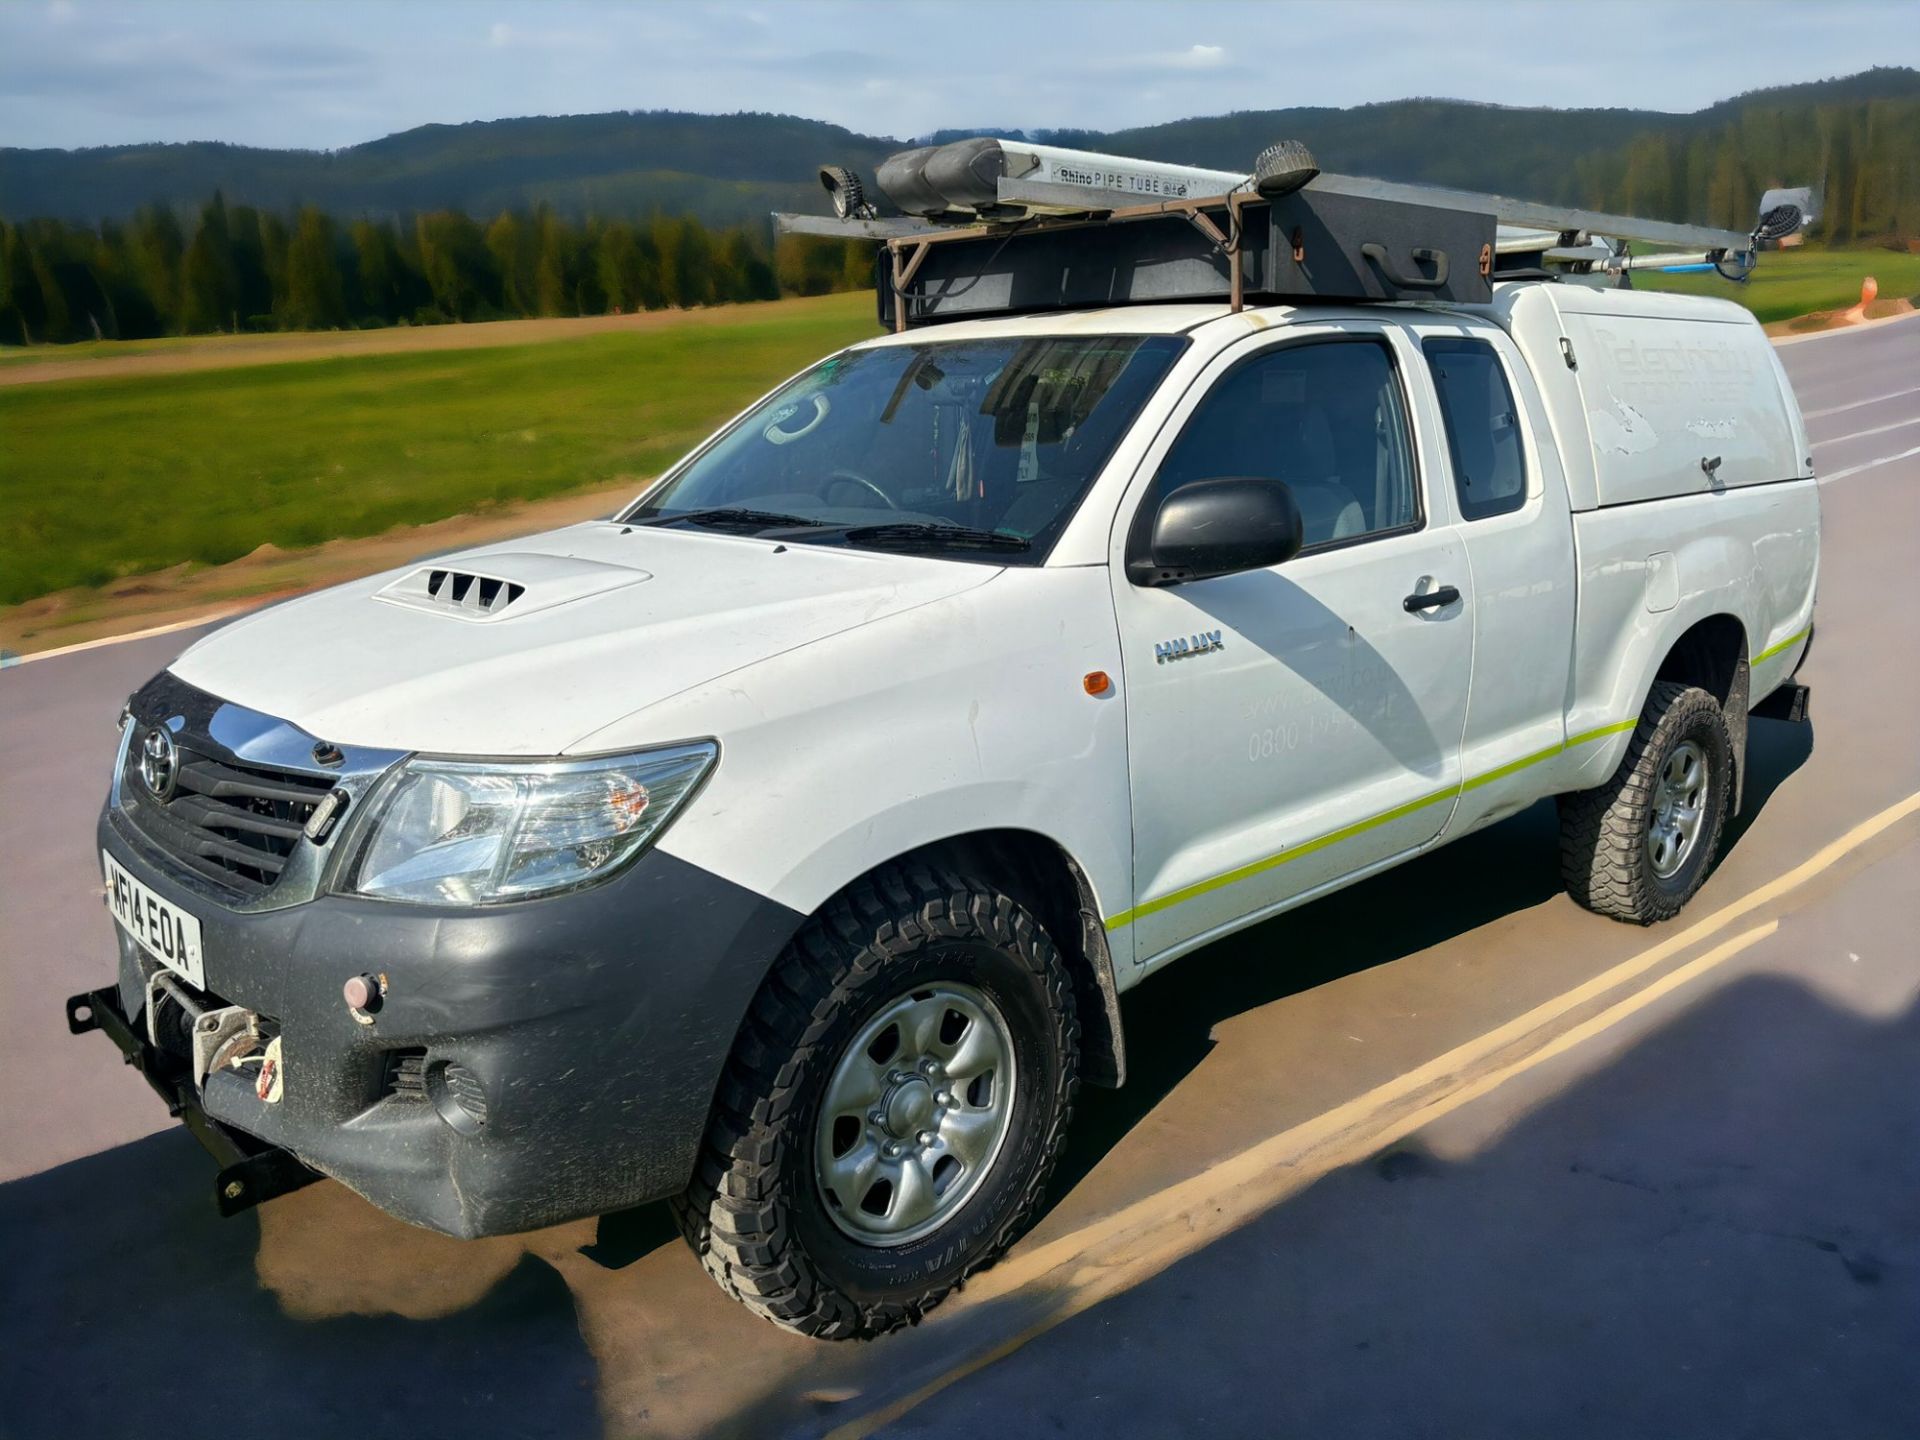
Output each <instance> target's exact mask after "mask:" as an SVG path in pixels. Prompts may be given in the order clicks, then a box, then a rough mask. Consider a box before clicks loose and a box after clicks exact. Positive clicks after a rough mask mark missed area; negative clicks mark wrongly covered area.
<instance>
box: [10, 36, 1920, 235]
mask: <svg viewBox="0 0 1920 1440" xmlns="http://www.w3.org/2000/svg"><path fill="white" fill-rule="evenodd" d="M947 133H949V134H961V133H967V134H972V133H980V132H978V131H953V132H947ZM996 133H1002V134H1006V133H1013V132H1005V131H1002V132H996ZM1282 136H1297V137H1299V138H1301V139H1304V140H1305V141H1307V143H1308V144H1310V145H1311V146H1312V147H1313V149H1314V151H1315V153H1316V154H1317V155H1318V157H1319V158H1320V160H1321V163H1322V164H1323V165H1324V166H1325V167H1326V168H1328V169H1332V170H1343V171H1350V172H1355V173H1361V174H1372V175H1380V176H1384V177H1387V178H1391V179H1401V180H1425V181H1431V182H1434V183H1441V184H1452V185H1460V186H1466V187H1470V188H1479V189H1499V190H1504V191H1507V192H1510V193H1517V194H1526V195H1530V196H1535V197H1538V198H1541V199H1547V200H1564V201H1568V202H1574V201H1578V202H1581V203H1585V204H1627V205H1632V206H1634V207H1635V208H1638V209H1640V210H1642V211H1644V212H1646V213H1649V214H1659V215H1663V216H1667V217H1670V218H1691V219H1698V220H1712V221H1717V222H1720V223H1737V222H1738V221H1739V220H1740V219H1742V218H1743V217H1744V216H1745V215H1747V214H1749V213H1750V206H1751V204H1752V200H1753V197H1754V196H1755V195H1757V193H1758V190H1759V189H1761V188H1764V186H1766V185H1768V184H1773V183H1782V182H1800V183H1804V182H1808V181H1814V182H1818V181H1822V180H1824V181H1825V182H1826V184H1827V186H1828V190H1829V196H1830V199H1832V200H1835V201H1837V202H1838V203H1837V204H1835V205H1834V206H1833V207H1832V208H1833V209H1834V210H1835V211H1836V214H1837V216H1838V219H1839V224H1840V232H1841V233H1845V234H1866V233H1871V232H1876V231H1900V232H1902V233H1906V234H1920V71H1916V70H1913V69H1907V68H1898V67H1882V68H1877V69H1874V70H1869V71H1865V72H1862V73H1860V74H1857V75H1851V76H1847V77H1844V78H1840V79H1832V80H1823V81H1817V82H1813V83H1809V84H1802V85H1792V86H1785V87H1781V88H1778V89H1773V90H1760V91H1753V92H1750V93H1748V94H1745V95H1740V96H1736V97H1734V98H1732V99H1729V100H1725V101H1722V102H1720V103H1718V104H1716V105H1713V106H1710V107H1708V108H1707V109H1705V110H1700V111H1696V112H1693V113H1689V114H1668V113H1664V112H1658V111H1646V110H1625V109H1606V110H1591V109H1589V110H1552V109H1514V108H1508V107H1502V106H1495V105H1485V104H1475V103H1468V102H1464V101H1457V100H1442V99H1411V100H1399V101H1393V102H1388V103H1382V104H1372V105H1360V106H1354V107H1351V108H1347V109H1328V108H1298V109H1279V110H1260V111H1240V112H1235V113H1233V114H1228V115H1219V116H1211V117H1203V118H1195V119H1188V120H1178V121H1173V122H1170V123H1167V124H1161V125H1152V126H1145V127H1141V128H1138V129H1130V130H1120V131H1112V132H1098V131H1078V130H1053V131H1044V132H1035V133H1034V134H1033V135H1032V136H1031V138H1033V139H1036V140H1047V141H1051V142H1053V143H1057V144H1071V145H1079V146H1085V147H1087V148H1091V149H1099V150H1106V151H1111V152H1115V153H1119V154H1128V155H1138V156H1142V157H1147V158H1154V159H1164V160H1176V161H1184V162H1189V163H1193V164H1203V165H1213V166H1219V167H1222V168H1235V167H1238V166H1241V165H1245V164H1247V163H1248V162H1249V160H1250V158H1251V157H1252V156H1253V155H1254V154H1255V153H1257V152H1258V151H1259V150H1260V149H1261V148H1262V147H1263V146H1264V145H1266V144H1268V143H1270V142H1271V141H1272V140H1274V139H1276V138H1279V137H1282ZM936 138H943V137H936ZM907 143H911V142H908V141H902V140H896V139H891V138H887V137H880V136H870V135H860V134H856V133H854V132H852V131H849V130H845V129H843V128H841V127H839V126H835V125H829V124H826V123H824V122H821V121H816V120H806V119H799V118H795V117H793V116H785V115H764V114H751V113H743V114H735V115H693V114H685V113H679V112H669V111H648V112H638V111H635V112H614V113H609V114H600V115H573V116H533V117H526V118H520V119H510V120H490V121H477V122H474V123H471V124H465V125H428V126H422V127H420V128H417V129H413V130H408V131H404V132H402V133H399V134H396V135H389V136H387V137H385V138H384V139H380V140H375V141H372V142H370V143H368V144H364V145H356V146H351V147H349V148H347V149H343V150H336V151H314V150H265V149H255V148H249V147H246V146H238V145H224V144H210V143H199V144H180V145H128V146H110V147H101V148H94V149H84V150H25V149H18V148H5V149H0V214H4V215H6V216H8V217H10V218H15V219H19V218H25V217H28V216H52V217H58V218H61V219H67V220H75V221H81V222H88V223H91V222H97V221H100V220H104V219H119V218H123V217H125V216H126V215H128V214H130V213H131V212H132V211H133V210H134V209H135V208H136V207H138V206H140V205H143V204H146V203H148V202H151V201H156V200H157V201H161V202H165V203H168V204H172V205H175V206H186V205H198V204H199V203H200V202H202V201H204V200H205V199H206V197H207V196H208V195H210V194H211V193H212V192H213V191H214V190H216V189H218V190H221V191H223V192H224V193H225V195H226V197H227V199H228V201H229V202H230V203H236V204H247V205H254V206H258V207H262V208H266V209H273V210H280V211H286V210H291V209H292V208H294V207H295V206H297V205H300V204H314V205H318V206H320V207H321V208H323V209H325V210H328V211H330V212H331V213H333V214H336V215H387V214H405V213H410V212H416V211H422V210H430V209H440V208H446V209H455V210H463V211H465V212H467V213H468V214H472V215H480V216H485V215H491V214H494V213H497V212H498V211H501V210H504V209H512V208H525V207H530V206H533V205H536V204H546V205H549V206H551V207H552V208H554V209H555V210H556V211H559V212H560V213H562V214H566V215H574V216H584V215H599V216H603V217H629V216H638V215H643V214H647V213H650V212H656V211H660V212H668V213H681V212H684V213H689V214H693V215H697V216H698V217H700V218H701V219H703V220H705V221H707V222H709V223H712V224H733V223H738V222H740V221H742V220H748V219H757V218H758V217H761V216H764V215H765V214H766V212H767V211H769V210H773V209H783V208H809V209H818V208H821V204H822V201H821V197H820V194H819V191H818V190H817V189H816V188H815V187H814V186H813V184H812V182H811V175H812V171H813V167H814V166H815V165H816V164H818V163H820V162H821V161H825V160H833V161H837V162H839V163H842V164H850V165H852V166H854V167H855V168H857V169H859V170H861V171H863V172H866V173H871V171H872V168H873V166H874V165H875V164H876V163H877V162H878V161H879V160H880V159H881V158H882V157H883V156H885V155H886V154H888V153H889V152H891V151H893V150H895V149H898V148H900V147H901V146H902V145H904V144H907Z"/></svg>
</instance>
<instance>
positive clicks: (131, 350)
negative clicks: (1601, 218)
mask: <svg viewBox="0 0 1920 1440" xmlns="http://www.w3.org/2000/svg"><path fill="white" fill-rule="evenodd" d="M846 303H847V302H846V297H845V296H841V295H816V296H808V297H806V298H804V299H796V300H772V301H761V302H758V303H755V304H752V305H714V306H710V307H708V308H705V309H700V310H645V311H641V312H639V313H638V314H634V315H588V316H581V317H579V318H577V319H551V320H491V321H487V322H485V323H483V324H473V325H397V326H394V327H392V328H390V329H386V330H336V331H328V332H325V333H317V334H316V333H313V332H293V333H288V334H284V335H280V334H275V335H196V336H189V337H185V338H182V339H176V340H145V341H140V340H136V341H127V342H124V343H122V342H103V343H102V344H100V345H98V346H94V345H82V346H54V345H48V346H40V347H35V348H34V349H31V350H24V351H23V350H9V351H7V352H5V354H4V356H0V386H6V385H38V384H43V383H50V382H53V381H59V380H98V379H106V378H109V377H113V376H122V375H175V374H181V373H184V372H187V371H193V370H224V369H230V368H232V367H235V366H240V365H279V364H285V363H288V362H290V361H295V360H329V359H333V358H335V357H336V356H353V355H392V354H400V353H405V352H413V351H427V350H486V349H492V348H496V347H499V346H506V345H537V344H543V343H546V342H548V341H553V340H577V339H579V338H581V337H582V336H586V335H598V334H602V333H606V332H611V331H622V332H637V333H645V332H648V331H653V330H669V329H681V328H684V327H686V326H688V325H737V324H740V323H741V322H743V321H750V320H753V319H755V318H757V317H761V316H764V317H765V318H767V319H772V318H774V316H776V315H778V314H782V313H791V312H792V311H794V310H796V309H805V308H808V307H812V308H816V309H818V308H831V307H834V306H844V305H845V304H846ZM75 351H81V352H85V353H81V354H78V355H75V354H74V353H73V352H75Z"/></svg>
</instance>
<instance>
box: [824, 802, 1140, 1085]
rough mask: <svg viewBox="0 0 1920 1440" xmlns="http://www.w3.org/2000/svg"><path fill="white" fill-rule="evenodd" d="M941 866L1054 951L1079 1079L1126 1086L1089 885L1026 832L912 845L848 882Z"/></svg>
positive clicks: (1048, 840) (1115, 990) (1078, 870)
mask: <svg viewBox="0 0 1920 1440" xmlns="http://www.w3.org/2000/svg"><path fill="white" fill-rule="evenodd" d="M914 860H919V861H933V862H937V863H944V864H946V865H949V866H951V867H952V868H954V869H956V870H959V871H961V872H962V873H963V874H966V875H969V876H971V877H972V878H974V879H977V880H981V881H984V882H986V883H988V884H990V885H992V886H993V887H994V888H995V889H997V890H999V891H1001V892H1002V893H1003V894H1005V895H1007V896H1008V897H1009V898H1010V899H1013V900H1016V901H1018V902H1019V903H1020V904H1021V905H1023V906H1025V907H1026V908H1027V909H1028V910H1030V911H1032V912H1033V915H1034V917H1035V918H1036V919H1037V920H1039V921H1040V924H1041V926H1042V927H1043V928H1044V929H1045V930H1046V932H1047V934H1048V936H1049V937H1050V938H1051V939H1052V940H1053V942H1054V944H1055V945H1057V946H1058V947H1059V948H1060V951H1061V953H1062V955H1064V956H1065V958H1066V961H1067V968H1068V970H1069V972H1070V973H1071V974H1072V976H1073V996H1074V1002H1075V1005H1076V1007H1077V1009H1078V1011H1079V1015H1080V1037H1081V1039H1080V1060H1081V1072H1080V1078H1081V1079H1082V1080H1084V1081H1086V1082H1087V1083H1088V1084H1090V1085H1100V1086H1105V1087H1107V1088H1113V1087H1117V1086H1118V1085H1120V1084H1121V1083H1122V1082H1123V1081H1124V1080H1125V1079H1126V1072H1127V1057H1126V1040H1125V1035H1124V1032H1123V1030H1122V1028H1121V1021H1120V992H1119V987H1118V985H1117V983H1116V980H1115V976H1114V967H1113V954H1112V951H1111V950H1110V948H1109V947H1108V945H1107V927H1106V926H1105V924H1104V923H1102V921H1101V919H1100V909H1099V904H1098V901H1097V900H1096V898H1095V895H1094V889H1093V884H1092V882H1091V881H1090V880H1089V879H1088V878H1087V874H1086V871H1085V870H1084V869H1083V868H1082V867H1081V866H1080V864H1079V862H1078V861H1076V860H1075V859H1074V858H1073V856H1072V855H1070V854H1069V853H1068V852H1067V850H1066V848H1065V847H1064V846H1062V845H1061V844H1060V843H1059V842H1058V841H1057V840H1054V839H1053V838H1052V837H1051V836H1047V835H1042V834H1040V833H1039V832H1037V831H1033V830H1019V829H993V830H974V831H968V832H965V833H963V834H959V835H951V836H948V837H946V838H944V839H940V840H934V841H931V842H929V843H927V844H924V845H918V846H916V847H914V848H913V849H911V850H909V851H907V852H905V853H904V854H901V855H896V856H893V857H891V858H889V859H887V860H885V861H882V862H881V864H880V865H875V866H873V867H872V868H871V869H869V870H868V871H866V872H865V873H864V874H862V875H860V876H856V877H854V879H853V880H851V881H849V882H848V883H849V885H852V884H858V883H859V881H860V880H862V879H865V878H866V875H868V874H872V873H873V871H874V870H878V869H880V868H881V867H882V866H883V865H898V864H901V863H903V862H907V861H914Z"/></svg>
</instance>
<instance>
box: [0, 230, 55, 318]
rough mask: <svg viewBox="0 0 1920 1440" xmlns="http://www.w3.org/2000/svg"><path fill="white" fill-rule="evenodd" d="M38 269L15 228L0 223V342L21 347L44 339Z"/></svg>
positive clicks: (43, 303)
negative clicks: (14, 342) (20, 345)
mask: <svg viewBox="0 0 1920 1440" xmlns="http://www.w3.org/2000/svg"><path fill="white" fill-rule="evenodd" d="M46 324H47V305H46V297H45V296H44V295H42V294H41V293H40V276H39V267H38V266H37V265H36V264H35V263H34V257H33V256H32V254H31V253H30V252H29V242H28V240H27V237H26V236H25V235H24V234H23V233H22V232H21V229H20V227H19V226H18V225H9V224H7V223H6V222H5V221H4V220H0V338H5V339H6V340H8V341H13V340H15V339H17V340H18V341H19V343H20V344H22V345H31V344H33V343H34V341H35V340H44V339H45V338H47V332H46Z"/></svg>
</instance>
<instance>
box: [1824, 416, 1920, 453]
mask: <svg viewBox="0 0 1920 1440" xmlns="http://www.w3.org/2000/svg"><path fill="white" fill-rule="evenodd" d="M1909 425H1920V415H1909V416H1908V417H1907V418H1906V419H1904V420H1896V421H1894V422H1893V423H1892V424H1891V425H1876V426H1874V427H1873V429H1871V430H1855V431H1854V432H1853V433H1852V434H1850V435H1831V436H1828V437H1827V438H1826V439H1825V440H1816V441H1814V442H1813V444H1814V448H1815V449H1818V448H1819V447H1820V446H1822V445H1840V444H1844V443H1845V442H1846V441H1848V440H1864V439H1866V438H1867V436H1869V435H1884V434H1886V433H1887V431H1889V430H1904V429H1906V428H1907V427H1908V426H1909Z"/></svg>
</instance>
